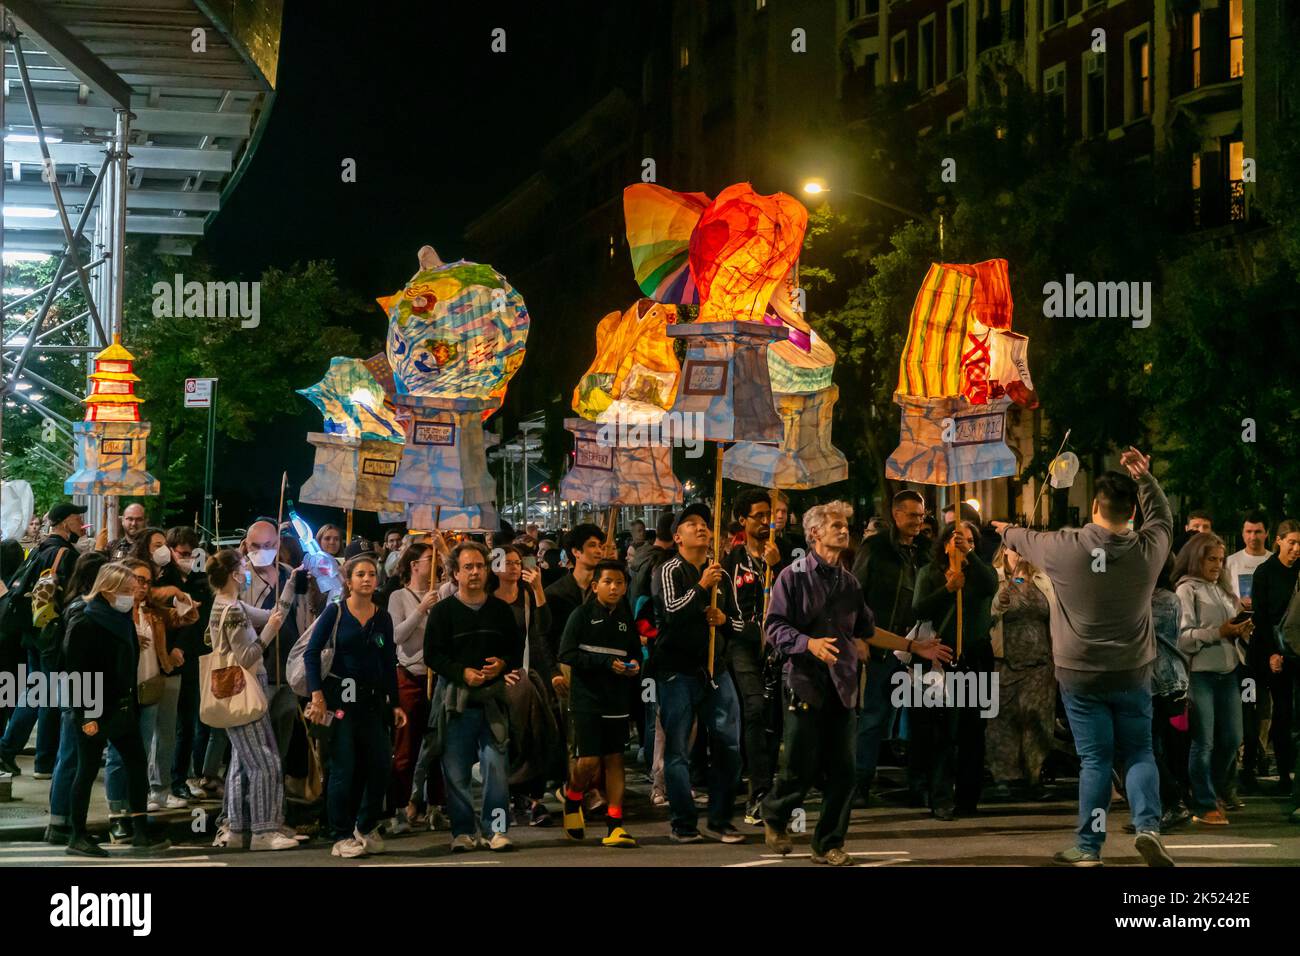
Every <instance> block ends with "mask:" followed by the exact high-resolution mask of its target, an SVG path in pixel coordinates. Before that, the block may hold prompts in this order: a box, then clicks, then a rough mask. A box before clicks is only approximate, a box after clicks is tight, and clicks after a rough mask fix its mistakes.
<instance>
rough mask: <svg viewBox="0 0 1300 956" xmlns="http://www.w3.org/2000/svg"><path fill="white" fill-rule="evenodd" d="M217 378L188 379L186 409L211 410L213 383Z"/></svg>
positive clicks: (186, 384)
mask: <svg viewBox="0 0 1300 956" xmlns="http://www.w3.org/2000/svg"><path fill="white" fill-rule="evenodd" d="M215 381H216V379H215V378H187V379H186V380H185V407H186V408H211V407H212V383H213V382H215Z"/></svg>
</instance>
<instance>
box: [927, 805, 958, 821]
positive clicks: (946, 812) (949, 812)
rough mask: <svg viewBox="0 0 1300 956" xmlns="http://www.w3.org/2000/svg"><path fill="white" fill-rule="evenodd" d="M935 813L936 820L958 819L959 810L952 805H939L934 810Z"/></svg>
mask: <svg viewBox="0 0 1300 956" xmlns="http://www.w3.org/2000/svg"><path fill="white" fill-rule="evenodd" d="M933 815H934V818H935V819H936V820H944V821H950V820H956V819H957V811H956V810H954V809H953V808H952V807H937V808H935V810H934V811H933Z"/></svg>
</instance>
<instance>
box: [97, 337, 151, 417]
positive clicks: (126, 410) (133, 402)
mask: <svg viewBox="0 0 1300 956" xmlns="http://www.w3.org/2000/svg"><path fill="white" fill-rule="evenodd" d="M134 366H135V356H134V355H132V354H131V353H130V352H128V351H127V350H126V349H125V348H123V347H122V341H121V339H120V338H119V337H118V336H116V335H115V336H113V344H112V345H110V346H109V347H108V348H106V349H104V351H102V352H100V353H99V354H98V355H96V356H95V369H94V371H93V372H91V373H90V394H89V395H87V396H86V421H88V422H138V421H139V420H140V405H141V403H142V402H143V401H144V399H142V398H141V397H140V396H139V395H137V394H135V383H136V382H138V381H140V376H138V375H136V374H135V372H134Z"/></svg>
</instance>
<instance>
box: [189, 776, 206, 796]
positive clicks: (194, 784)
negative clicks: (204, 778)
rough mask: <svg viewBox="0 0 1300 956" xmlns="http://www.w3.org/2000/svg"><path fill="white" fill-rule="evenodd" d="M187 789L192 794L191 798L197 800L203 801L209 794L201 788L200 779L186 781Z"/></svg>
mask: <svg viewBox="0 0 1300 956" xmlns="http://www.w3.org/2000/svg"><path fill="white" fill-rule="evenodd" d="M185 789H186V790H188V791H189V792H190V796H191V797H193V798H194V799H195V800H202V799H203V798H204V797H206V796H207V795H208V792H207V791H206V790H204V789H203V788H202V787H200V786H199V778H198V777H190V778H189V779H188V780H186V781H185Z"/></svg>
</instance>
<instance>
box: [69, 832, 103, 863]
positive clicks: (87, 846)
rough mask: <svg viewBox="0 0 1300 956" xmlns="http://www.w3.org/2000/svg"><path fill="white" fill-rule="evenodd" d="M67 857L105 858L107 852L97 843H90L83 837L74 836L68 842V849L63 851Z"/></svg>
mask: <svg viewBox="0 0 1300 956" xmlns="http://www.w3.org/2000/svg"><path fill="white" fill-rule="evenodd" d="M64 852H65V853H67V854H68V855H69V856H94V857H100V858H103V857H106V856H108V851H107V850H105V849H104V848H103V847H102V846H100V845H99V844H98V843H91V842H90V840H88V839H86V837H85V836H84V835H81V836H74V837H72V838H71V839H70V840H68V848H67V850H65V851H64Z"/></svg>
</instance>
